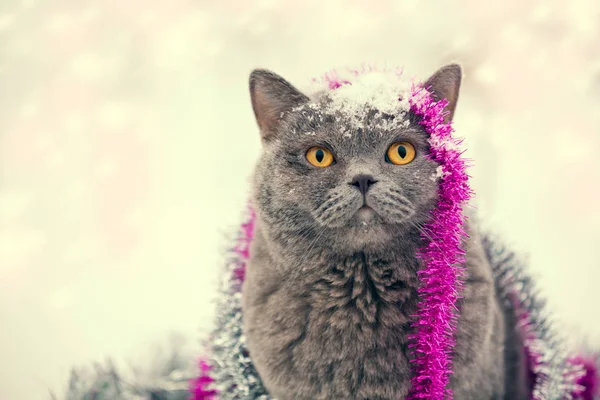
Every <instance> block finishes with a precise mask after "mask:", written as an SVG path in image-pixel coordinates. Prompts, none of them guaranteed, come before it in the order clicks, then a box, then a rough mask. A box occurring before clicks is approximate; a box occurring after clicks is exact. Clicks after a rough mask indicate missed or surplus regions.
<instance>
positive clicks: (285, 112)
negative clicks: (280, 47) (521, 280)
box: [242, 66, 525, 400]
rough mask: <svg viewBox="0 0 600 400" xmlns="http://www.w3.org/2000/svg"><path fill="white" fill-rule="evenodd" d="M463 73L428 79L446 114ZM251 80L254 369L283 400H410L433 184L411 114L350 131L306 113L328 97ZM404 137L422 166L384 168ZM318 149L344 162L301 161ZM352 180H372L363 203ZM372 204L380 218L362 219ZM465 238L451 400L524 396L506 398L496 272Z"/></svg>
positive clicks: (513, 358) (519, 391)
mask: <svg viewBox="0 0 600 400" xmlns="http://www.w3.org/2000/svg"><path fill="white" fill-rule="evenodd" d="M460 75H461V74H460V68H459V67H458V66H449V67H446V68H445V69H442V70H440V71H438V73H437V74H435V75H434V76H433V77H432V78H431V80H430V81H429V83H430V85H431V86H432V89H431V90H432V91H433V93H434V94H435V95H436V96H438V97H444V98H449V103H450V104H449V107H448V112H449V117H451V116H452V115H453V112H454V108H455V107H456V99H457V97H458V88H459V85H460ZM250 82H251V83H250V87H251V96H252V99H253V107H254V112H255V114H256V117H257V121H258V124H259V127H260V128H261V132H262V137H263V144H264V151H263V153H262V155H261V158H260V160H259V162H258V165H257V168H256V171H255V175H254V176H255V178H254V191H253V200H254V205H255V207H256V209H257V225H256V231H255V239H254V240H253V243H252V252H251V259H250V262H249V265H248V268H247V275H246V281H245V283H244V287H243V306H242V307H243V318H244V330H245V333H246V336H247V345H248V349H249V352H250V356H251V358H252V360H253V362H254V364H255V366H256V369H257V371H258V373H259V375H260V377H261V379H262V381H263V382H264V385H265V387H266V388H267V390H268V391H269V393H270V394H271V395H272V396H273V397H275V398H277V399H278V400H286V399H370V400H375V399H402V398H404V397H405V396H406V395H407V393H408V391H409V388H410V365H409V361H410V357H411V354H410V351H409V349H408V347H407V344H408V335H409V333H410V322H411V316H412V315H413V313H414V312H415V309H416V303H417V296H416V293H417V292H416V290H417V283H418V281H417V275H416V273H417V271H418V269H419V264H418V262H417V260H416V259H415V257H414V255H415V252H416V250H417V248H418V247H419V246H420V245H421V244H422V243H421V239H420V231H421V227H422V225H423V224H424V223H425V222H426V220H427V218H428V215H429V212H430V211H431V210H432V208H433V207H434V206H435V202H436V196H437V185H438V180H437V179H435V172H436V168H437V167H438V165H437V164H436V163H435V162H433V161H431V160H428V159H427V158H425V157H423V155H424V154H426V153H427V151H428V143H427V136H426V133H425V132H424V130H423V129H422V128H421V127H420V126H419V125H418V123H417V120H416V118H415V116H410V120H411V123H410V124H409V125H408V126H407V127H405V128H403V129H401V130H398V129H397V130H394V131H391V132H390V131H389V130H384V129H381V128H380V127H381V126H383V125H384V124H382V123H381V122H382V120H383V119H393V118H394V117H395V116H390V115H382V114H381V113H378V112H377V110H372V112H371V113H369V116H368V118H367V119H366V120H365V121H364V127H363V128H361V129H354V128H352V127H353V125H352V124H349V122H348V121H347V120H346V119H345V116H344V115H339V114H338V115H327V114H326V113H324V112H323V111H322V109H321V108H319V107H298V106H299V105H300V106H301V105H302V104H305V105H306V104H308V103H311V104H317V105H318V104H323V103H324V102H327V101H328V98H327V95H326V94H322V95H321V96H319V97H318V98H313V99H309V98H308V97H307V96H305V95H303V94H301V93H300V92H298V91H297V90H296V89H294V88H293V86H292V85H290V84H289V83H287V82H286V83H283V82H285V81H284V80H283V79H282V78H280V77H278V76H277V75H275V74H273V73H271V72H268V71H264V70H257V71H254V72H253V73H252V75H251V78H250ZM256 99H260V102H257V101H256ZM273 110H276V112H274V111H273ZM353 129H354V130H353ZM307 133H310V134H307ZM401 140H402V141H410V142H411V143H412V144H413V145H414V146H415V148H416V150H417V156H416V158H415V160H414V161H413V162H411V163H410V164H407V165H403V166H399V165H393V164H390V163H386V161H385V153H386V150H387V148H388V147H389V146H390V145H391V144H392V143H394V142H397V141H401ZM315 145H319V146H323V147H326V148H328V149H329V150H331V151H332V152H333V154H334V156H335V159H336V163H335V164H334V165H332V166H330V167H328V168H316V167H313V166H312V165H310V164H309V163H308V162H307V161H306V158H305V153H306V151H307V150H308V149H309V148H310V147H312V146H315ZM358 175H369V176H371V177H373V178H374V180H376V181H377V183H375V184H374V185H373V186H372V187H371V189H370V190H369V191H368V192H367V193H366V195H365V196H364V198H363V195H362V194H361V193H360V192H359V191H358V190H357V188H355V187H353V186H352V185H351V182H352V181H353V179H354V178H355V177H356V176H358ZM365 202H366V204H367V205H369V206H370V207H371V208H372V210H366V211H365V210H359V209H360V208H361V207H362V206H363V203H365ZM469 233H470V238H469V239H468V240H467V246H466V247H467V260H468V261H467V265H466V267H467V271H468V279H467V282H466V287H465V291H464V300H462V301H461V303H460V304H459V307H460V310H461V311H460V319H459V326H458V334H457V345H456V354H455V355H454V375H453V377H452V379H451V386H452V389H453V391H454V393H455V398H456V399H478V400H479V399H503V398H510V399H517V400H518V399H520V398H525V395H524V392H525V390H524V388H523V387H521V386H518V387H512V388H511V389H510V390H507V389H506V387H507V386H509V385H512V386H515V385H514V382H516V380H515V379H514V378H515V377H514V376H512V375H513V374H514V371H516V370H517V368H514V367H512V364H515V363H519V362H520V361H521V360H519V359H518V355H514V354H512V353H510V352H508V351H507V352H506V354H510V357H505V340H506V338H507V337H509V336H508V335H507V334H506V328H505V323H506V321H505V316H504V315H503V313H502V312H501V306H500V305H499V303H498V300H497V297H496V294H495V289H494V280H493V276H492V270H491V267H490V265H489V262H488V259H487V258H486V256H485V254H484V251H483V248H482V244H481V242H480V240H479V235H478V233H477V231H475V230H474V229H472V228H471V229H469ZM511 344H512V345H516V344H515V343H512V342H511ZM505 358H506V360H508V361H506V360H505ZM509 364H510V365H509ZM507 371H508V373H509V374H508V375H507V373H506V372H507ZM507 382H508V383H507Z"/></svg>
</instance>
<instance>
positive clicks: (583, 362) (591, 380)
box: [569, 355, 600, 400]
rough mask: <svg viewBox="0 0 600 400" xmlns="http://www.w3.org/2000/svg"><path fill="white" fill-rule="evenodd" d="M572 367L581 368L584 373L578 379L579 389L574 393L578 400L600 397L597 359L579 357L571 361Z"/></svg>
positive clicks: (591, 399)
mask: <svg viewBox="0 0 600 400" xmlns="http://www.w3.org/2000/svg"><path fill="white" fill-rule="evenodd" d="M569 363H570V364H571V365H575V366H577V367H580V368H581V369H582V370H583V373H582V374H581V375H580V377H579V379H577V381H576V383H577V385H578V388H577V389H576V390H575V392H574V393H572V395H573V398H574V399H577V400H594V399H596V398H597V397H596V396H600V370H599V369H598V365H597V364H596V363H597V359H596V358H595V357H592V356H589V355H587V356H584V355H577V356H574V357H571V358H570V359H569Z"/></svg>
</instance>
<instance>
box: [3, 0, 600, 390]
mask: <svg viewBox="0 0 600 400" xmlns="http://www.w3.org/2000/svg"><path fill="white" fill-rule="evenodd" d="M363 61H372V62H373V61H374V62H386V61H387V62H388V63H389V64H392V65H404V66H405V67H406V68H405V71H406V72H407V73H408V74H409V75H417V76H422V77H423V78H425V77H426V75H428V74H430V73H431V72H433V71H434V70H435V69H436V68H437V67H439V66H441V65H442V64H443V63H446V62H450V61H459V62H461V63H462V64H463V66H464V69H465V80H464V84H463V91H462V96H461V100H460V102H459V108H458V111H457V115H456V128H457V131H458V134H459V135H461V136H465V137H466V138H467V141H466V145H467V146H468V148H469V152H468V154H469V156H470V157H472V158H474V159H475V165H476V166H475V167H474V168H473V170H472V174H473V176H474V181H473V185H474V186H475V188H476V189H477V190H478V199H477V204H478V205H479V206H480V209H481V212H482V213H483V214H484V216H486V218H487V220H488V221H491V223H492V225H493V226H495V228H496V229H497V230H498V231H500V232H501V233H504V234H505V235H506V236H507V237H508V238H509V239H510V240H512V241H513V242H514V244H515V246H516V247H517V248H519V249H522V250H525V251H527V252H528V253H529V254H530V255H531V267H532V269H533V271H534V272H535V274H536V275H538V276H539V283H540V287H541V289H542V292H543V293H544V294H545V295H547V296H548V297H549V298H550V305H551V306H552V307H553V309H554V310H555V311H556V313H555V316H556V318H557V320H558V321H559V323H560V325H561V326H563V327H564V328H565V333H567V334H568V336H569V337H571V338H573V339H576V340H578V339H580V338H583V337H591V338H593V339H594V340H596V341H597V343H599V344H600V318H599V316H600V312H598V304H599V303H600V288H599V284H600V250H599V248H600V234H599V231H600V210H599V208H598V201H599V198H600V2H598V1H597V0H579V1H574V0H571V1H568V2H567V1H523V0H511V1H502V2H499V1H490V2H488V1H481V0H463V1H454V2H450V1H440V0H435V1H433V0H431V1H420V2H419V5H418V6H417V2H416V1H382V0H369V1H367V0H364V1H359V0H350V1H349V0H347V1H343V2H342V1H339V0H338V1H324V0H321V1H306V0H305V1H301V2H300V1H287V2H284V1H276V0H270V1H258V2H257V1H246V0H223V1H214V2H209V1H207V0H195V1H192V0H168V1H159V0H71V1H68V0H65V1H38V0H1V2H0V167H1V170H0V174H1V175H0V400H35V399H41V398H44V397H45V396H46V394H47V388H49V387H50V388H53V389H61V388H63V387H64V384H65V382H66V379H67V376H68V371H69V368H70V366H71V365H73V364H85V363H89V362H91V361H92V360H96V359H103V358H104V357H105V356H108V355H111V356H115V357H117V358H122V359H124V358H127V357H133V356H137V355H139V354H142V353H143V352H144V350H145V349H146V348H147V346H148V345H149V344H150V343H152V342H154V341H160V340H161V339H162V338H164V337H166V336H167V335H168V333H169V332H171V331H178V332H181V333H183V334H184V335H185V336H186V337H188V338H189V339H190V340H191V342H192V343H194V340H195V339H196V338H197V337H198V336H199V335H200V332H201V331H205V330H206V329H207V327H209V324H210V316H211V305H210V304H209V303H208V302H209V300H210V298H211V297H212V296H213V295H214V288H215V280H216V278H217V274H216V271H217V270H218V267H219V265H220V254H221V250H222V249H223V248H224V246H226V244H227V242H226V241H225V240H224V238H225V236H226V234H227V233H228V232H230V229H231V228H232V227H233V228H235V226H236V224H237V223H238V221H239V218H240V216H241V213H242V212H243V210H244V204H245V199H246V193H247V187H248V185H247V178H248V175H249V171H250V169H251V168H252V166H253V162H254V160H255V159H256V157H257V154H258V152H259V150H260V144H259V140H258V136H257V130H256V127H255V123H254V120H253V115H252V112H251V108H250V103H249V98H248V93H247V78H248V74H249V73H250V71H251V69H252V68H255V67H267V68H270V69H273V70H275V71H276V72H278V73H280V74H282V75H284V76H285V77H286V78H288V79H289V80H291V81H292V82H293V83H295V84H298V85H302V84H304V83H306V82H308V80H309V79H310V78H312V77H315V76H319V75H321V74H322V73H323V72H325V71H327V70H329V69H330V68H332V67H344V66H355V65H357V64H360V63H361V62H363Z"/></svg>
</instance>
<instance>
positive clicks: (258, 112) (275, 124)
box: [250, 69, 309, 140]
mask: <svg viewBox="0 0 600 400" xmlns="http://www.w3.org/2000/svg"><path fill="white" fill-rule="evenodd" d="M250 97H251V99H252V108H253V109H254V115H255V116H256V122H257V123H258V126H259V128H260V134H261V138H262V139H263V140H269V139H270V138H271V137H272V136H273V135H274V134H276V133H277V130H278V128H279V124H280V122H281V119H282V117H283V115H284V114H285V113H286V112H288V111H290V110H291V109H292V108H294V107H297V106H299V105H301V104H302V103H305V102H307V101H308V100H309V98H308V97H307V96H305V95H304V94H302V93H300V91H299V90H298V89H296V88H295V87H294V86H292V85H291V84H290V83H289V82H288V81H286V80H285V79H283V78H282V77H280V76H279V75H277V74H274V73H273V72H271V71H267V70H265V69H255V70H254V71H252V73H251V74H250Z"/></svg>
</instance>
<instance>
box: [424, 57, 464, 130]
mask: <svg viewBox="0 0 600 400" xmlns="http://www.w3.org/2000/svg"><path fill="white" fill-rule="evenodd" d="M461 80H462V68H461V67H460V65H458V64H449V65H446V66H444V67H442V68H440V69H439V70H437V72H436V73H435V74H433V75H432V76H431V77H430V78H429V79H428V80H427V82H425V88H426V89H427V90H429V92H430V93H431V94H432V96H433V98H434V99H435V100H436V101H439V100H442V99H446V100H447V101H448V105H447V106H446V109H445V110H446V112H447V114H446V117H445V120H446V122H449V121H451V120H452V117H454V110H456V103H457V101H458V92H459V90H460V82H461Z"/></svg>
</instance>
